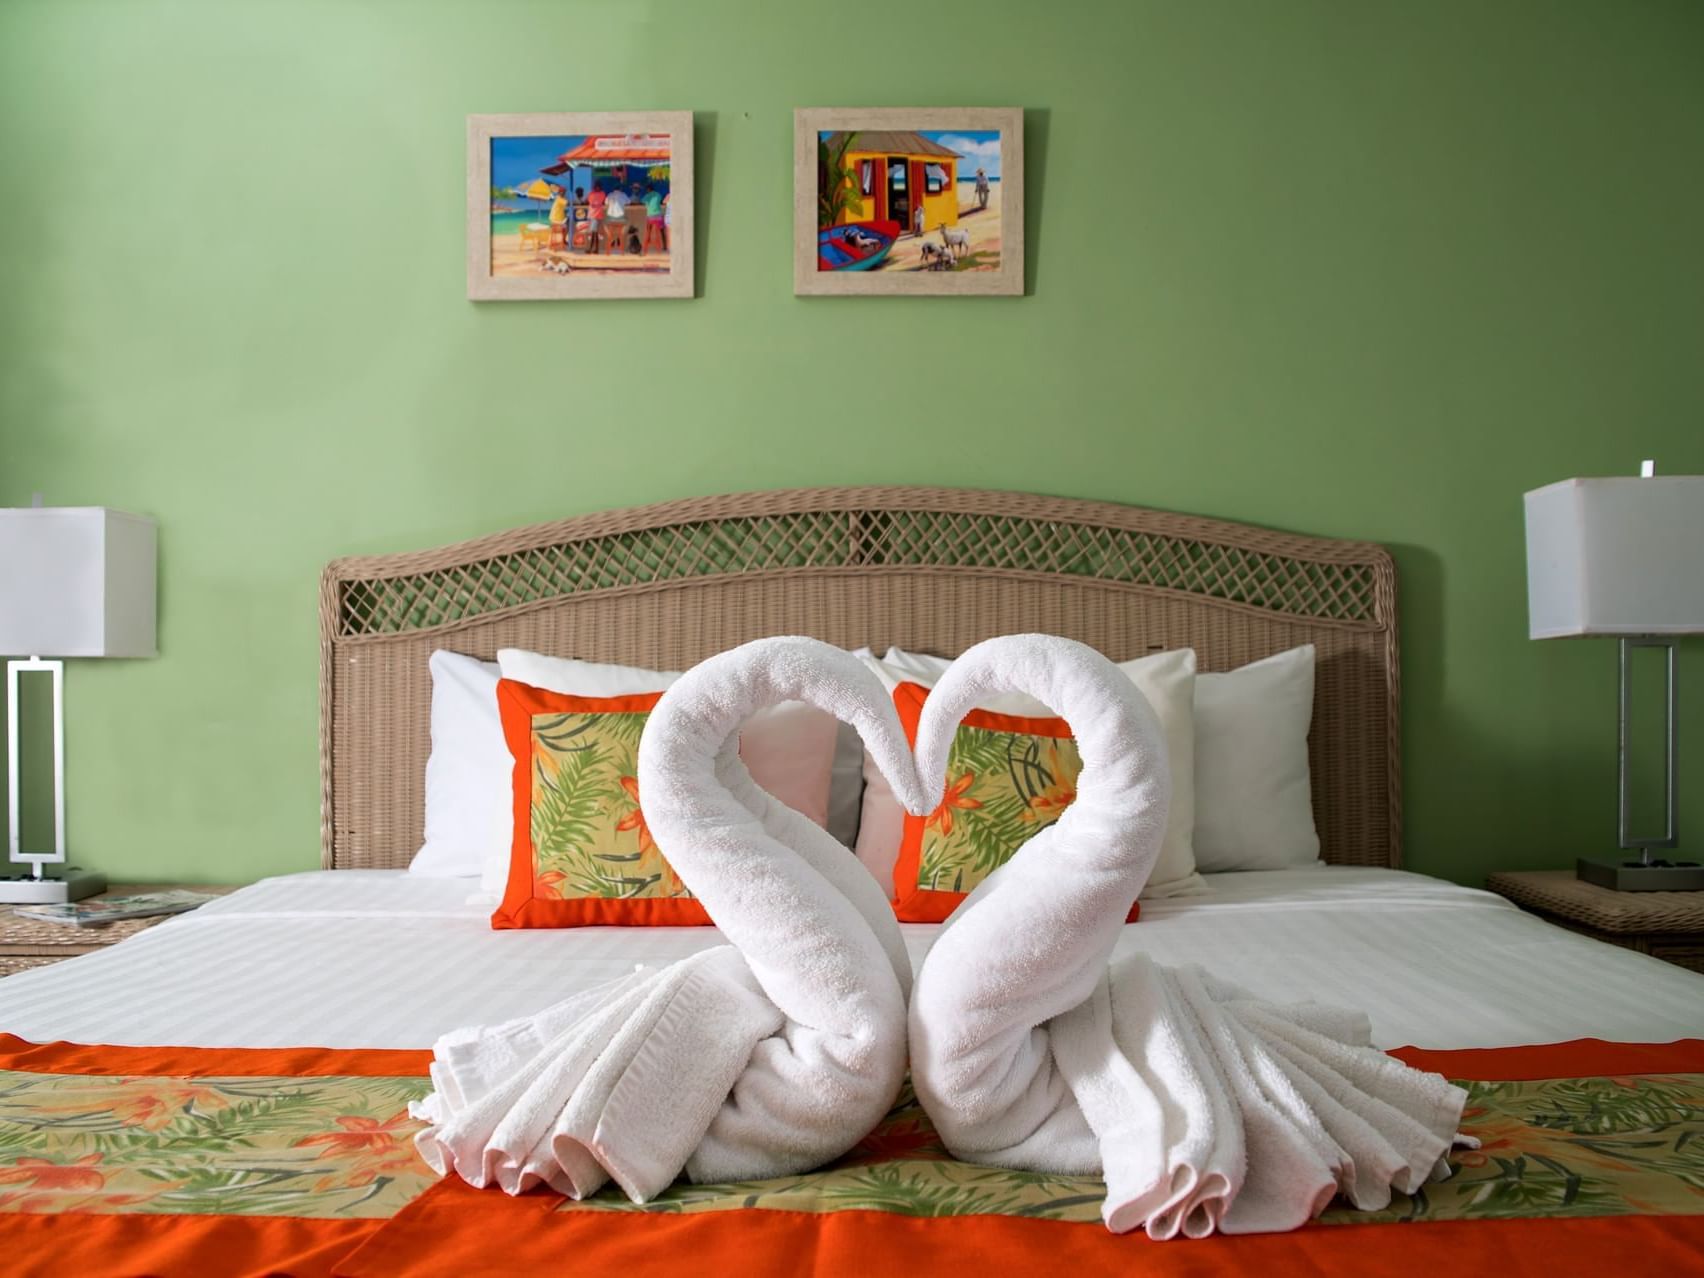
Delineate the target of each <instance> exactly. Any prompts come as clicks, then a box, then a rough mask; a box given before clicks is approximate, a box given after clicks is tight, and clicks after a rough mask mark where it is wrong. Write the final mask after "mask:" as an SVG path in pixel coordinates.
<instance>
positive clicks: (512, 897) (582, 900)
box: [491, 679, 710, 930]
mask: <svg viewBox="0 0 1704 1278" xmlns="http://www.w3.org/2000/svg"><path fill="white" fill-rule="evenodd" d="M662 696H663V694H662V693H660V692H638V693H633V694H631V695H629V696H625V697H576V696H571V695H569V694H567V693H563V692H547V691H545V690H544V689H543V688H535V687H533V686H532V685H531V684H525V683H519V682H517V681H516V680H513V679H499V680H498V681H497V711H498V714H499V715H500V716H501V718H502V721H503V740H504V742H505V743H507V745H508V747H509V754H510V757H511V758H513V759H514V761H515V766H514V770H513V773H512V776H513V784H512V793H513V796H514V817H515V834H514V843H513V844H512V845H511V847H510V851H509V880H508V883H507V884H506V885H505V887H504V891H503V903H502V904H501V905H499V906H498V907H497V911H496V913H494V914H493V915H492V916H491V926H492V927H493V928H497V929H499V930H501V929H505V928H556V927H708V926H710V915H709V914H708V913H707V912H706V911H705V909H704V907H703V905H701V904H699V902H697V901H694V900H656V899H642V900H610V899H606V898H603V897H586V896H582V897H575V898H573V899H571V900H566V901H546V900H541V899H540V898H538V897H535V896H534V895H533V845H532V717H533V715H535V714H644V713H648V712H649V711H651V710H653V709H655V708H656V704H657V702H658V701H660V700H661V699H662Z"/></svg>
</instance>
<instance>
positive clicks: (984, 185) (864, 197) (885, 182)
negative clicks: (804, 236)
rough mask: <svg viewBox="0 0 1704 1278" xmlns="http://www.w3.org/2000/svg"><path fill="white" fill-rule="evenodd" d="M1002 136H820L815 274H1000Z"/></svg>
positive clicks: (874, 132) (899, 132)
mask: <svg viewBox="0 0 1704 1278" xmlns="http://www.w3.org/2000/svg"><path fill="white" fill-rule="evenodd" d="M1000 158H1001V147H1000V134H999V132H998V131H995V130H965V129H934V130H930V129H920V130H908V129H864V130H834V131H823V132H819V133H818V135H817V232H818V233H817V270H818V271H998V270H999V269H1000V220H1001V218H1000V211H1001V210H1000V205H1001V201H1000V198H999V183H1000V177H1001V173H1000Z"/></svg>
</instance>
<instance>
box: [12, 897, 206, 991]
mask: <svg viewBox="0 0 1704 1278" xmlns="http://www.w3.org/2000/svg"><path fill="white" fill-rule="evenodd" d="M175 888H187V889H188V890H189V891H191V892H211V893H216V894H219V895H223V894H224V893H226V892H231V891H235V889H234V888H232V887H230V886H225V887H209V886H208V885H206V884H200V883H147V884H135V883H115V884H113V885H112V886H111V887H109V888H108V889H107V890H106V892H105V893H103V894H102V895H105V896H127V895H129V894H130V893H133V892H166V891H170V890H172V889H175ZM89 899H90V900H98V899H99V898H98V897H91V898H89ZM14 908H15V907H13V906H0V976H10V975H12V973H13V972H23V971H27V970H28V969H30V968H32V967H45V966H46V965H47V964H49V963H57V962H59V960H60V959H68V958H75V957H76V956H77V955H79V954H92V953H94V951H96V950H104V949H105V948H106V947H107V946H109V945H117V944H118V943H119V942H120V941H122V940H123V939H124V938H125V937H127V936H135V935H136V934H137V933H138V932H141V931H144V930H146V929H148V928H151V927H153V926H154V925H155V924H156V923H164V922H165V921H166V920H167V919H169V918H175V917H177V916H176V915H171V914H162V915H157V916H155V917H154V918H151V919H121V920H119V921H118V922H117V923H103V924H101V925H100V926H99V927H73V926H71V925H70V924H67V923H39V922H36V921H35V920H33V919H26V918H22V917H20V916H19V915H17V914H14V913H13V912H12V911H13V909H14Z"/></svg>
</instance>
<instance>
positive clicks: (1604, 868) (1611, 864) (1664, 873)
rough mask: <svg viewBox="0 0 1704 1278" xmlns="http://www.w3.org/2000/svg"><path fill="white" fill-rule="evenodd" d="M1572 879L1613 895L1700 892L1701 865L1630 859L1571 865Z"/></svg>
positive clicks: (1703, 886) (1703, 879)
mask: <svg viewBox="0 0 1704 1278" xmlns="http://www.w3.org/2000/svg"><path fill="white" fill-rule="evenodd" d="M1574 877H1575V878H1577V879H1582V880H1584V881H1585V882H1587V883H1595V884H1597V885H1598V886H1599V887H1606V888H1611V889H1613V890H1614V891H1617V892H1697V891H1704V865H1699V864H1698V862H1696V861H1659V862H1657V863H1655V864H1651V865H1646V864H1645V863H1643V862H1641V861H1639V860H1636V859H1635V858H1633V857H1631V856H1626V855H1623V856H1621V857H1619V858H1616V859H1608V858H1600V859H1597V860H1593V859H1591V858H1589V857H1581V858H1580V859H1579V860H1578V861H1576V862H1575V863H1574Z"/></svg>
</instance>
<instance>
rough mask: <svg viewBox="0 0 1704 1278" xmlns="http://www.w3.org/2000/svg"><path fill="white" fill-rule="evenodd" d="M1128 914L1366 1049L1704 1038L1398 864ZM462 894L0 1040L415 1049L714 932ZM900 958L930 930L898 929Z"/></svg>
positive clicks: (191, 923)
mask: <svg viewBox="0 0 1704 1278" xmlns="http://www.w3.org/2000/svg"><path fill="white" fill-rule="evenodd" d="M1207 880H1208V883H1209V885H1210V886H1211V887H1212V889H1213V890H1212V892H1211V894H1210V895H1206V896H1196V897H1183V898H1177V899H1173V900H1167V901H1155V902H1144V903H1143V906H1142V921H1141V922H1139V923H1136V924H1132V925H1130V926H1127V927H1126V928H1125V929H1124V934H1123V936H1122V937H1121V938H1120V940H1119V947H1120V949H1121V950H1126V949H1138V948H1140V949H1145V950H1147V951H1148V952H1149V953H1151V954H1152V955H1153V956H1154V957H1155V958H1156V959H1157V960H1158V961H1160V962H1162V963H1200V964H1202V965H1203V966H1205V967H1207V968H1209V969H1211V970H1213V971H1215V972H1217V973H1220V974H1221V975H1223V976H1226V977H1228V978H1230V979H1231V980H1234V981H1237V982H1239V983H1241V984H1243V985H1246V986H1248V987H1249V988H1250V989H1252V990H1254V991H1255V992H1257V993H1259V994H1261V995H1264V996H1266V997H1270V998H1274V999H1282V1000H1290V999H1301V998H1313V999H1317V1000H1319V1001H1322V1002H1330V1003H1337V1004H1340V1005H1344V1006H1349V1007H1356V1008H1361V1009H1363V1010H1365V1011H1367V1012H1368V1013H1369V1014H1370V1015H1371V1017H1372V1022H1373V1032H1374V1038H1375V1041H1376V1042H1378V1043H1379V1044H1380V1045H1381V1046H1386V1047H1393V1046H1399V1045H1404V1044H1409V1045H1414V1046H1420V1047H1490V1046H1502V1045H1514V1044H1521V1043H1545V1042H1557V1041H1561V1040H1566V1039H1571V1038H1583V1037H1597V1038H1604V1039H1611V1040H1619V1041H1625V1042H1667V1041H1669V1040H1672V1039H1675V1038H1683V1037H1691V1036H1697V1035H1704V977H1700V976H1698V975H1696V974H1693V973H1690V972H1686V971H1684V970H1682V969H1680V968H1677V967H1674V966H1672V965H1670V964H1666V963H1662V962H1659V961H1658V960H1656V959H1651V958H1647V957H1645V956H1643V955H1640V954H1635V953H1632V952H1630V951H1627V950H1622V949H1617V948H1615V947H1613V946H1608V945H1603V944H1600V943H1598V942H1596V941H1591V940H1587V939H1585V938H1584V937H1580V936H1576V935H1574V934H1572V933H1569V932H1565V931H1563V930H1561V929H1559V928H1555V927H1552V926H1550V925H1549V924H1546V923H1543V922H1541V921H1539V920H1538V919H1536V918H1534V917H1533V916H1531V915H1528V914H1523V913H1522V912H1521V911H1519V910H1517V909H1515V907H1513V906H1512V905H1510V904H1508V903H1507V902H1506V901H1504V900H1503V899H1502V898H1500V897H1497V896H1494V895H1492V894H1490V893H1487V892H1480V891H1476V890H1473V889H1469V888H1463V887H1458V886H1456V885H1454V884H1450V883H1446V882H1443V881H1442V880H1439V879H1432V878H1427V877H1425V876H1422V875H1417V874H1408V873H1404V872H1402V871H1397V870H1370V869H1349V868H1324V867H1320V868H1306V869H1294V870H1273V871H1260V872H1251V873H1243V874H1219V875H1209V876H1207ZM468 891H469V881H467V880H460V879H431V878H424V877H422V876H419V875H410V874H408V873H406V872H403V871H386V870H339V871H320V872H316V873H311V874H297V875H289V876H286V877H283V878H277V879H268V880H264V881H262V882H260V883H257V884H254V885H253V886H251V887H248V888H244V889H243V890H241V891H239V892H235V893H233V894H231V895H230V896H227V897H224V898H223V899H221V900H219V901H217V902H215V903H212V904H209V905H206V906H203V907H202V908H201V909H199V910H197V911H195V912H194V913H193V914H189V915H185V916H184V917H182V918H177V919H172V920H169V921H167V922H165V923H162V924H160V925H159V926H157V927H154V928H151V929H149V930H148V931H147V932H144V933H142V934H140V935H139V936H137V937H134V938H132V939H131V940H128V941H125V942H124V943H122V944H120V945H116V946H113V947H111V948H109V949H106V950H102V951H100V952H98V953H95V954H91V955H88V956H86V957H83V958H77V959H70V960H67V961H65V962H62V963H56V964H53V965H52V966H50V967H45V968H40V969H36V970H34V971H29V972H23V973H20V974H18V975H16V976H11V977H7V978H6V979H5V980H0V1031H4V1032H7V1033H12V1034H16V1035H19V1036H20V1037H22V1038H25V1039H29V1040H32V1041H35V1042H45V1041H49V1040H53V1039H67V1040H71V1041H74V1042H87V1043H115V1044H137V1045H147V1044H163V1045H179V1046H195V1047H276V1046H286V1047H289V1046H324V1047H411V1048H424V1047H430V1046H431V1044H432V1042H433V1040H434V1039H436V1038H437V1037H438V1035H440V1034H442V1033H444V1032H445V1031H447V1030H450V1029H454V1028H456V1027H458V1026H462V1025H468V1024H475V1023H481V1022H491V1021H499V1020H504V1019H507V1018H509V1017H513V1016H518V1015H522V1014H525V1013H528V1012H532V1011H535V1010H537V1009H539V1008H541V1007H544V1006H546V1005H547V1004H549V1003H552V1002H554V1001H556V1000H557V999H560V998H562V997H564V996H565V995H567V994H569V993H572V992H573V991H575V990H579V989H584V988H586V987H587V986H589V985H592V984H595V983H597V982H599V981H604V980H608V979H609V978H611V977H614V976H617V975H620V974H621V973H623V972H625V971H628V970H630V969H631V968H632V966H633V965H634V964H636V963H645V964H660V963H667V962H670V961H672V960H674V959H677V958H680V957H683V956H684V955H687V954H690V953H693V952H695V951H697V950H700V949H703V948H706V947H708V946H711V945H715V944H718V943H720V940H721V937H720V934H719V933H718V932H717V931H716V930H715V929H714V928H576V929H571V930H560V931H505V932H496V931H493V930H492V929H491V927H490V924H489V921H488V916H489V907H482V906H477V905H471V904H469V903H468V901H467V897H468ZM904 931H905V933H906V941H907V944H908V946H909V947H910V950H911V954H912V961H913V963H914V964H916V963H920V962H921V961H922V958H923V955H924V954H925V953H926V952H927V950H928V947H929V944H930V943H931V942H932V940H933V939H934V937H935V935H936V933H937V932H938V931H939V928H938V926H936V925H933V924H908V925H905V927H904Z"/></svg>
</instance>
